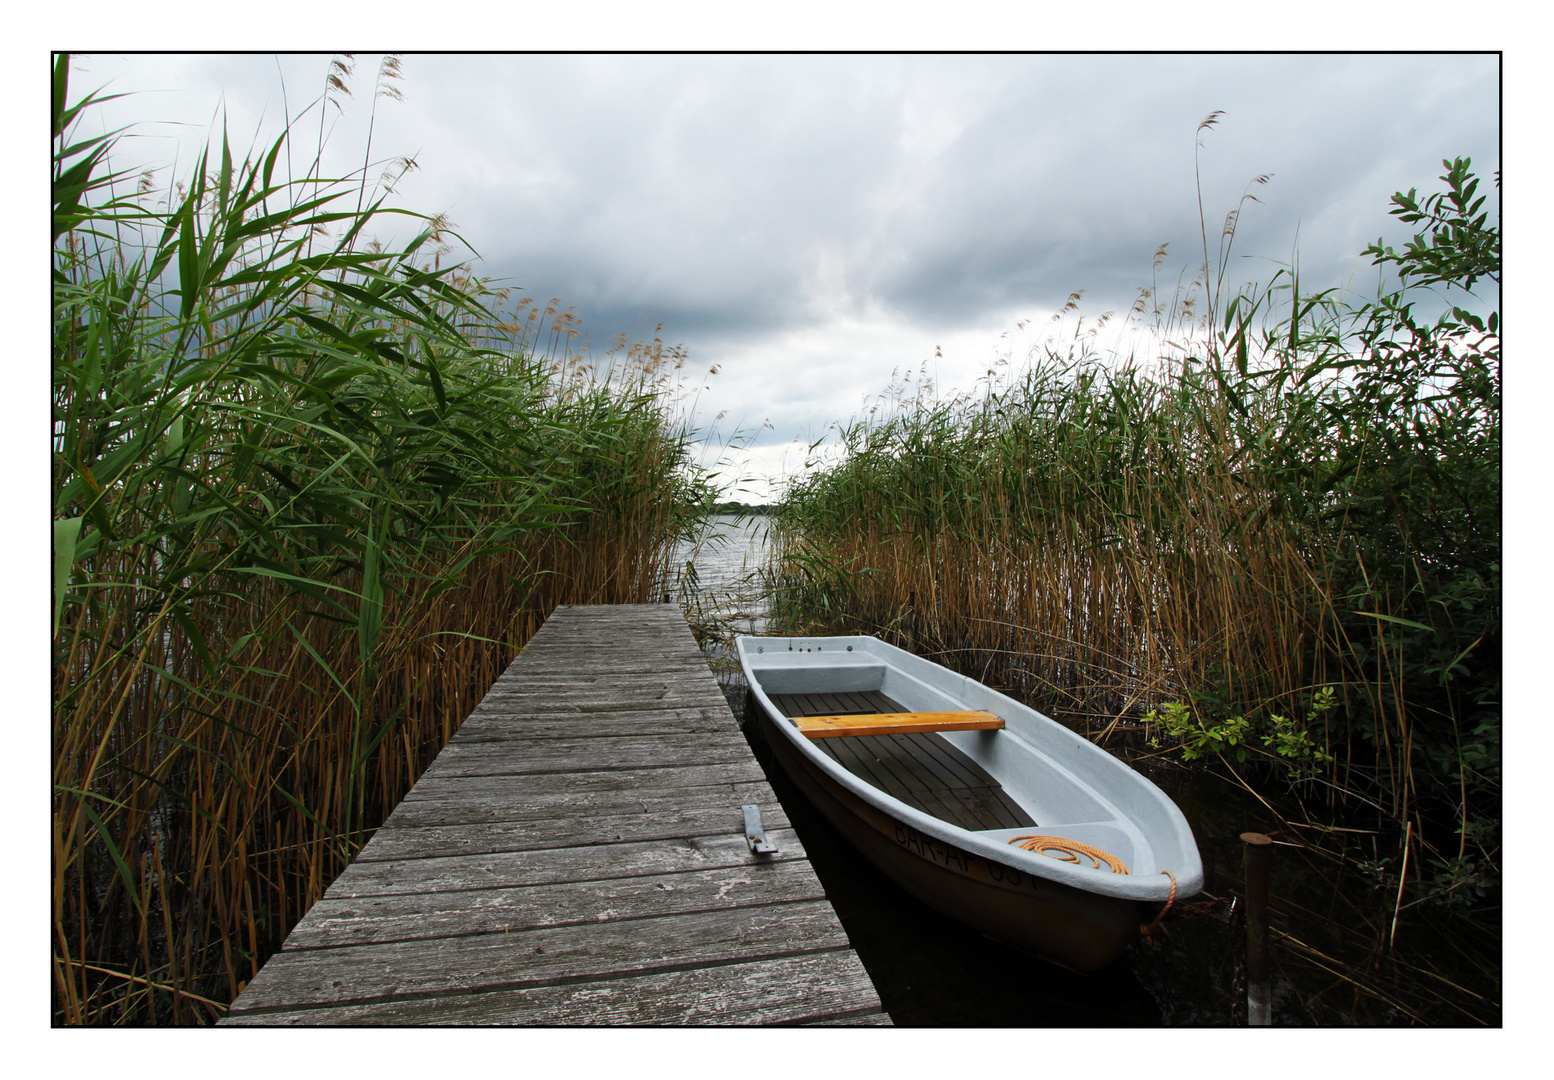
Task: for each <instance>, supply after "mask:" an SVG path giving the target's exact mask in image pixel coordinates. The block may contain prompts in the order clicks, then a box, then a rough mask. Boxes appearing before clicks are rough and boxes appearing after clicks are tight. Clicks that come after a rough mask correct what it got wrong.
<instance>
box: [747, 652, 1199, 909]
mask: <svg viewBox="0 0 1554 1080" xmlns="http://www.w3.org/2000/svg"><path fill="white" fill-rule="evenodd" d="M736 647H737V650H738V653H739V659H740V664H741V666H742V667H743V669H744V673H745V678H746V680H747V682H748V683H749V685H750V689H751V691H752V692H753V693H754V694H755V695H756V697H757V699H758V700H759V701H760V703H761V705H762V707H763V708H765V709H766V710H767V711H768V712H769V713H770V714H771V715H773V716H781V715H782V713H781V712H780V711H779V710H778V709H777V708H776V706H775V705H773V704H772V701H771V699H770V698H769V697H768V696H767V692H766V690H765V688H764V687H763V685H762V679H761V675H762V673H765V674H767V675H768V676H770V675H771V674H772V673H774V672H781V671H784V670H788V671H801V670H803V669H805V668H815V667H825V668H828V669H833V668H844V667H858V668H874V667H878V666H883V667H884V668H885V669H886V671H887V674H886V676H885V677H886V678H887V679H892V681H893V682H894V684H895V686H894V689H895V690H896V692H895V693H891V692H890V689H889V688H887V690H886V693H887V695H888V696H890V697H892V698H894V699H895V700H897V701H899V702H901V704H902V705H903V706H904V707H906V708H909V709H912V710H914V711H925V710H929V709H986V710H988V711H990V712H994V713H997V714H998V715H999V716H1001V717H1003V718H1004V721H1005V727H1004V728H1003V729H1002V730H999V731H963V732H947V733H945V738H946V739H948V740H950V741H951V742H952V743H953V744H954V745H956V746H957V747H958V748H959V749H961V750H962V751H964V752H965V753H966V754H968V755H969V756H970V757H971V758H973V759H974V760H975V761H977V763H978V764H980V765H981V766H982V767H983V768H985V769H987V770H988V772H990V773H992V774H993V775H994V776H996V777H998V779H999V782H1000V783H1002V784H1003V785H1004V789H1005V791H1006V792H1008V793H1009V794H1010V795H1011V796H1012V797H1013V798H1014V799H1015V800H1016V801H1018V802H1020V803H1021V804H1022V805H1025V806H1026V807H1027V808H1028V809H1037V807H1036V806H1035V805H1034V804H1035V803H1036V800H1034V799H1032V798H1030V797H1029V793H1030V792H1031V790H1032V789H1033V788H1034V787H1036V786H1038V785H1040V784H1041V783H1042V781H1044V780H1045V781H1047V782H1048V783H1050V782H1051V781H1053V780H1054V779H1059V780H1061V781H1062V782H1063V783H1065V784H1068V785H1072V791H1073V793H1074V798H1075V799H1076V800H1077V801H1080V802H1082V801H1084V800H1086V799H1093V800H1094V801H1095V802H1096V803H1098V804H1100V807H1101V814H1099V815H1096V816H1093V817H1087V818H1086V820H1084V821H1083V822H1081V821H1078V820H1076V821H1053V822H1052V823H1051V824H1048V823H1047V821H1046V820H1044V818H1043V814H1042V813H1040V812H1037V813H1033V815H1032V816H1033V817H1035V818H1036V819H1037V821H1039V822H1042V824H1040V825H1036V826H1031V827H1029V828H1027V829H1023V830H1010V829H1000V830H990V831H988V832H986V833H982V832H973V831H970V830H967V829H962V828H960V827H959V826H957V825H953V824H951V823H949V822H947V821H942V820H940V819H939V818H936V817H933V816H931V815H929V814H925V813H923V812H922V811H920V810H918V809H916V808H915V807H912V806H908V805H907V804H906V803H904V802H902V801H901V800H899V799H897V798H894V797H893V796H891V795H887V794H886V793H885V792H883V791H880V790H879V789H878V788H876V787H874V786H873V785H872V784H869V783H867V782H865V781H864V780H861V779H859V778H858V777H856V776H854V775H853V774H852V773H850V772H848V771H847V770H846V769H844V768H842V766H840V765H838V764H837V763H836V762H835V761H833V760H831V758H830V757H828V756H827V755H826V754H824V753H822V752H821V751H820V750H819V748H818V747H816V746H815V745H814V744H813V742H812V740H810V739H808V738H805V737H804V736H803V735H801V734H800V733H799V732H798V730H797V728H795V727H794V726H793V725H792V724H786V723H782V724H777V725H775V727H776V728H777V729H778V730H779V731H781V732H782V733H783V735H784V737H786V738H787V739H788V740H789V741H790V742H791V743H792V744H793V745H794V746H795V747H797V748H798V749H799V751H800V752H801V753H803V754H804V755H805V756H806V758H807V759H808V760H809V761H811V762H812V763H814V765H815V766H816V767H817V768H819V769H820V770H822V771H823V772H824V773H825V774H826V775H827V776H829V777H830V778H831V779H832V780H833V781H834V782H835V783H836V784H837V785H839V786H840V787H843V788H845V789H846V790H848V791H850V792H852V793H853V794H854V795H856V796H857V797H858V798H860V799H862V800H864V801H865V802H867V803H869V804H871V805H873V806H875V807H876V808H878V809H880V810H881V811H883V812H885V813H887V814H889V815H890V816H892V817H894V818H896V819H897V820H898V821H901V822H902V823H904V824H906V825H908V826H910V827H912V828H914V829H916V830H917V831H918V832H920V833H923V834H924V835H926V836H931V837H933V838H935V839H937V840H939V841H942V842H943V843H947V844H952V845H954V846H955V847H957V848H960V849H961V850H963V851H969V852H971V853H973V854H976V855H980V856H982V857H983V858H985V859H992V860H994V861H996V862H998V863H1001V864H1003V865H1005V866H1012V867H1014V868H1015V869H1017V870H1020V871H1023V872H1025V873H1028V874H1031V875H1033V876H1035V877H1038V878H1041V879H1044V880H1048V881H1052V882H1056V883H1060V884H1063V885H1068V886H1071V887H1072V888H1075V889H1079V890H1081V891H1084V892H1088V893H1092V894H1095V895H1098V896H1111V897H1119V898H1122V899H1127V900H1139V901H1146V902H1161V901H1164V900H1166V899H1167V898H1168V897H1169V896H1170V895H1171V880H1170V878H1168V877H1167V876H1166V875H1165V874H1163V873H1161V871H1163V870H1169V871H1171V873H1172V874H1174V875H1175V877H1176V896H1177V898H1178V899H1182V898H1185V897H1188V896H1191V895H1193V894H1194V893H1196V892H1198V891H1199V890H1201V889H1202V888H1203V863H1202V860H1201V858H1200V856H1199V854H1198V847H1197V844H1196V842H1195V841H1194V840H1193V836H1192V829H1191V827H1190V826H1189V825H1188V823H1187V819H1186V818H1185V817H1184V816H1183V815H1182V812H1181V810H1180V809H1179V808H1178V807H1177V805H1176V804H1175V803H1174V802H1172V801H1171V799H1170V798H1169V797H1168V796H1167V795H1166V794H1165V792H1163V791H1161V790H1160V789H1159V788H1158V787H1156V786H1155V785H1154V784H1152V783H1151V782H1150V781H1149V780H1148V779H1147V778H1146V777H1144V776H1142V775H1140V774H1139V773H1137V772H1135V771H1134V770H1133V769H1131V768H1130V767H1129V766H1128V765H1127V764H1126V763H1124V762H1122V761H1120V760H1118V759H1117V758H1115V757H1113V756H1112V755H1111V754H1109V753H1107V752H1106V751H1105V750H1102V749H1101V748H1100V747H1098V746H1096V745H1094V744H1093V743H1091V742H1090V741H1089V740H1088V739H1085V738H1083V737H1081V736H1079V735H1076V734H1075V733H1073V732H1072V731H1069V730H1068V729H1067V728H1066V727H1064V726H1063V725H1062V724H1059V723H1058V722H1057V721H1055V720H1053V719H1051V718H1050V717H1048V716H1046V715H1044V714H1042V713H1040V712H1037V711H1036V710H1035V709H1032V708H1030V707H1029V706H1026V705H1022V704H1020V703H1019V702H1017V701H1015V700H1014V699H1013V698H1010V697H1008V696H1007V695H1005V694H1001V693H999V692H998V691H996V690H992V689H990V688H989V687H986V686H983V685H982V684H981V683H979V682H977V681H976V680H974V679H971V678H968V677H967V676H964V675H957V674H956V673H954V672H952V671H950V670H949V669H948V668H945V667H943V666H941V665H939V664H935V663H933V662H932V661H930V660H925V659H923V658H922V657H918V656H914V655H912V654H911V653H909V652H906V651H905V650H903V649H898V648H896V647H895V646H893V645H888V644H886V643H885V642H882V641H880V640H878V639H877V638H873V637H865V636H854V637H820V638H817V637H802V638H783V637H753V636H741V637H739V638H738V639H737V640H736ZM891 673H893V675H892V674H891ZM862 674H863V673H861V672H860V675H862ZM903 689H905V691H906V694H905V696H907V697H909V698H910V697H914V696H915V697H916V698H917V700H902V691H903ZM775 692H777V693H783V692H785V691H783V690H777V691H775ZM798 692H802V691H798ZM1054 755H1061V756H1063V757H1068V758H1070V759H1071V760H1070V764H1068V765H1066V766H1065V765H1064V764H1061V763H1060V762H1059V761H1057V760H1055V757H1054ZM1119 803H1121V804H1123V806H1128V807H1130V809H1127V810H1125V809H1124V808H1123V806H1119V805H1118V804H1119ZM1082 816H1083V815H1082ZM1048 820H1050V815H1048ZM1092 824H1093V825H1103V826H1112V827H1115V828H1118V829H1120V830H1121V831H1122V832H1123V833H1124V834H1126V836H1127V838H1128V842H1129V844H1131V848H1132V850H1131V851H1128V852H1127V853H1124V852H1122V851H1118V850H1117V848H1116V847H1113V846H1111V845H1108V844H1106V843H1100V844H1099V846H1101V847H1103V848H1107V849H1108V850H1110V851H1112V852H1113V853H1114V854H1117V855H1119V856H1121V857H1122V858H1123V859H1124V861H1125V862H1126V863H1127V865H1128V867H1129V869H1130V870H1131V871H1132V873H1131V874H1114V873H1111V872H1110V871H1108V870H1104V869H1102V870H1095V869H1091V868H1089V867H1088V866H1078V865H1074V864H1071V863H1065V862H1061V861H1059V860H1057V859H1053V858H1050V857H1048V856H1045V855H1038V854H1036V853H1034V852H1029V851H1025V850H1023V849H1021V848H1019V847H1015V846H1012V845H1010V844H1009V843H1008V842H1007V840H1008V837H1009V836H1011V835H1018V834H1022V833H1032V834H1038V835H1057V836H1064V835H1067V836H1068V837H1069V839H1075V840H1082V839H1084V837H1083V835H1075V834H1082V832H1083V831H1084V830H1083V826H1084V825H1092ZM1067 825H1072V826H1074V832H1073V833H1069V834H1066V833H1065V832H1064V828H1065V826H1067ZM1090 842H1097V841H1094V840H1092V841H1090ZM1130 855H1131V856H1132V857H1131V858H1130V857H1129V856H1130Z"/></svg>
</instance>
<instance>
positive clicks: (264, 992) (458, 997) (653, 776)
mask: <svg viewBox="0 0 1554 1080" xmlns="http://www.w3.org/2000/svg"><path fill="white" fill-rule="evenodd" d="M746 803H754V804H756V805H758V806H759V807H760V808H761V809H762V812H763V817H764V823H765V826H766V831H767V837H768V839H770V840H771V841H772V842H773V843H775V844H776V845H777V852H776V853H775V854H772V855H762V856H757V855H754V854H752V853H751V851H750V847H749V845H748V844H747V842H746V840H745V832H744V815H743V813H742V812H741V807H742V806H743V805H744V804H746ZM881 1016H882V1014H881V1011H880V1001H879V996H878V994H877V993H876V991H875V990H874V987H873V986H872V985H871V983H870V981H869V977H868V973H867V972H865V971H864V969H863V965H862V963H861V962H860V961H859V959H858V956H857V954H856V953H854V952H853V950H852V948H851V945H850V944H849V942H848V940H847V935H846V932H845V931H844V930H843V929H842V925H841V923H840V921H839V920H838V919H837V916H836V912H835V911H834V910H833V909H832V907H831V905H830V903H829V902H828V901H827V899H826V896H825V891H824V889H822V887H821V885H820V882H819V880H818V879H817V878H816V876H815V873H814V871H813V869H812V868H811V867H810V865H809V860H808V857H807V856H806V854H805V852H804V848H803V845H802V844H801V843H800V842H799V839H798V836H797V834H796V833H795V832H794V831H793V828H792V825H791V823H790V822H789V821H788V820H787V816H786V815H785V814H784V812H783V809H782V806H781V804H780V803H778V802H777V797H776V795H775V794H774V793H773V791H772V789H771V787H770V785H768V784H767V782H766V777H765V775H764V774H763V773H762V771H761V767H760V766H759V765H758V764H757V763H756V761H755V758H754V756H753V755H752V754H751V752H750V747H749V744H748V743H747V742H746V741H745V739H744V737H743V736H742V735H741V734H740V733H739V730H738V727H737V725H736V724H735V722H734V718H733V715H732V713H731V712H730V711H729V708H728V703H727V702H726V701H725V700H724V697H723V694H722V692H721V691H720V690H719V689H718V684H717V681H716V679H715V678H714V677H713V675H712V673H711V671H710V670H709V669H708V667H707V664H706V661H705V659H704V658H703V657H702V655H701V653H700V652H699V651H698V650H697V648H696V643H695V640H694V639H693V638H692V636H691V632H690V629H689V628H688V627H687V625H686V622H685V619H684V617H683V616H682V615H681V613H680V610H679V609H678V608H677V607H674V606H672V605H656V604H655V605H631V606H576V607H562V608H557V609H556V612H555V613H554V614H553V615H552V616H551V617H550V619H549V620H548V621H547V622H546V623H545V625H544V626H543V627H541V628H540V630H539V632H538V633H536V634H535V635H534V638H533V640H532V641H531V642H530V643H529V645H528V646H526V647H525V648H524V650H523V652H522V654H521V655H519V657H518V658H517V659H516V660H514V661H513V663H512V664H511V665H510V666H509V667H508V668H507V670H506V671H505V672H503V674H502V676H501V678H500V679H498V680H497V683H496V685H495V686H493V687H492V688H491V691H490V692H489V693H488V694H487V695H486V697H485V700H484V701H482V702H481V704H480V706H479V707H478V708H477V709H476V710H475V711H474V713H472V714H471V719H470V720H469V721H468V722H467V723H466V724H465V725H464V726H463V727H461V728H460V730H459V731H458V732H457V733H456V734H455V735H454V737H453V739H452V741H450V742H449V744H448V745H447V747H446V748H444V750H443V752H442V753H441V754H439V755H438V757H437V759H436V761H434V762H433V763H432V765H431V766H430V767H428V769H427V770H426V772H425V774H424V775H423V776H422V777H421V778H420V780H419V781H417V783H416V784H415V786H414V787H412V788H411V790H410V792H409V794H408V795H407V796H406V797H405V799H404V801H403V802H401V803H400V805H399V807H397V808H396V809H395V811H394V812H393V813H392V814H391V815H389V818H388V820H386V821H385V822H384V823H383V825H382V827H381V828H379V829H378V830H377V832H376V834H375V835H374V836H373V837H372V839H371V840H370V841H369V842H368V843H367V845H366V847H364V848H363V849H362V851H361V852H360V854H359V855H358V856H357V858H356V859H355V861H353V862H352V863H351V865H350V866H348V867H346V869H345V870H344V871H343V872H342V873H341V874H340V876H339V877H338V878H336V879H335V881H334V883H333V884H332V885H331V886H330V888H329V890H328V892H327V893H326V894H325V896H324V898H323V899H322V900H320V901H319V902H318V903H317V904H315V905H314V906H313V907H312V908H311V909H310V910H309V911H308V912H307V914H306V915H304V916H303V918H302V920H301V921H300V922H299V923H298V924H297V925H296V926H295V927H294V928H293V929H292V931H291V933H290V934H289V935H288V936H287V938H286V941H285V942H284V944H283V945H282V946H281V950H280V951H279V952H278V953H276V954H275V955H274V956H272V957H270V959H269V960H268V961H267V962H266V963H265V964H264V966H263V968H262V969H261V970H260V971H259V972H258V973H257V974H256V975H255V976H254V977H253V979H252V980H251V981H250V982H249V983H248V986H247V988H246V989H244V990H243V991H242V993H240V994H239V995H238V997H237V999H236V1000H235V1001H234V1002H233V1004H232V1007H231V1009H230V1011H229V1012H228V1014H227V1016H226V1017H225V1018H224V1019H223V1021H222V1023H225V1024H249V1025H291V1024H301V1025H309V1026H321V1025H343V1024H375V1025H388V1024H417V1025H420V1024H508V1025H513V1024H547V1025H569V1024H611V1023H622V1024H692V1023H712V1024H793V1023H827V1024H835V1023H841V1024H846V1023H869V1024H872V1023H877V1022H880V1018H881ZM884 1020H885V1022H887V1023H888V1020H889V1018H888V1017H885V1018H884Z"/></svg>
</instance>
